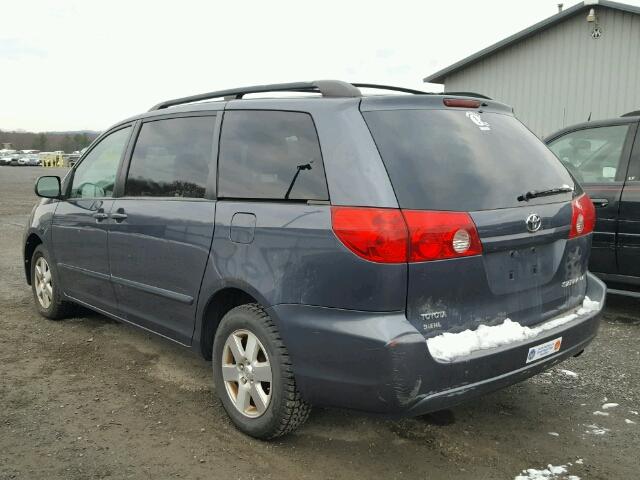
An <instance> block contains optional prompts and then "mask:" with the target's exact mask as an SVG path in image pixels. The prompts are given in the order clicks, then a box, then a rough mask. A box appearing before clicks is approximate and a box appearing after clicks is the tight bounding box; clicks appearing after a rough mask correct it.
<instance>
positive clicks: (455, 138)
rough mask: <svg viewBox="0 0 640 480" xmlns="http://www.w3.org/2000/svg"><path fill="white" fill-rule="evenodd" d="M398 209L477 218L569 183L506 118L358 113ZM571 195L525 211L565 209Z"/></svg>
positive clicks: (541, 200)
mask: <svg viewBox="0 0 640 480" xmlns="http://www.w3.org/2000/svg"><path fill="white" fill-rule="evenodd" d="M363 115H364V118H365V120H366V122H367V125H368V126H369V129H370V131H371V133H372V135H373V138H374V140H375V142H376V145H377V146H378V150H379V151H380V154H381V156H382V160H383V162H384V164H385V166H386V167H387V171H388V172H389V177H390V179H391V183H392V185H393V188H394V190H395V193H396V196H397V198H398V202H399V204H400V206H401V207H402V208H408V209H418V210H452V211H477V210H493V209H499V208H508V207H516V206H522V205H523V202H519V201H518V199H517V198H518V196H520V195H522V194H524V193H526V192H528V191H531V190H547V189H549V188H556V187H561V186H563V185H568V186H570V187H574V181H573V179H572V178H571V176H570V175H569V173H568V172H567V170H566V169H565V168H564V167H563V166H562V164H561V163H560V162H559V161H558V159H557V158H556V157H555V156H554V155H553V153H551V152H550V151H549V149H548V148H547V147H546V146H545V145H544V144H543V143H542V142H541V141H540V140H539V139H538V138H537V137H536V136H535V135H534V134H533V133H531V132H530V131H529V130H527V128H526V127H525V126H524V125H522V124H521V123H520V122H519V121H518V120H516V119H515V118H514V117H512V116H510V115H504V114H499V113H482V114H479V113H477V112H471V111H464V110H385V111H370V112H363ZM570 199H571V194H570V193H566V194H561V195H554V196H551V197H540V198H535V199H532V200H530V201H529V202H528V204H529V205H532V204H533V205H535V204H540V203H549V202H558V201H568V200H570Z"/></svg>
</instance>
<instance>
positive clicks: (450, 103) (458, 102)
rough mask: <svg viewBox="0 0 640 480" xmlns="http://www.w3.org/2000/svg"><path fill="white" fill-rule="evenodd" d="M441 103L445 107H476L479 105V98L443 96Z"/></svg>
mask: <svg viewBox="0 0 640 480" xmlns="http://www.w3.org/2000/svg"><path fill="white" fill-rule="evenodd" d="M442 103H444V104H445V106H447V107H458V108H478V107H479V106H480V105H481V102H480V101H479V100H469V99H466V98H445V99H444V100H442Z"/></svg>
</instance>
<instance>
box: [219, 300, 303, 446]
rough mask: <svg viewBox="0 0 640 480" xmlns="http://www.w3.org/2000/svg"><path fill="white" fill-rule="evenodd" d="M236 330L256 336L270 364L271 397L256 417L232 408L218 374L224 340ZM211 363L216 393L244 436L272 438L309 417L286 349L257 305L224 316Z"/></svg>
mask: <svg viewBox="0 0 640 480" xmlns="http://www.w3.org/2000/svg"><path fill="white" fill-rule="evenodd" d="M238 330H247V331H249V332H251V333H253V334H254V335H255V336H256V337H257V338H258V340H259V341H260V343H262V346H263V347H264V349H265V350H266V353H267V355H268V358H269V363H270V365H271V374H272V382H271V384H270V392H271V399H270V402H269V404H268V406H267V408H266V410H265V411H264V413H262V415H260V416H259V417H257V418H249V417H247V416H245V415H244V414H243V413H242V412H240V411H239V410H238V409H237V408H236V406H235V404H234V401H233V400H232V398H231V397H230V394H229V393H228V391H227V388H226V386H225V382H224V380H223V377H222V358H223V357H222V356H223V351H224V345H225V342H226V341H227V339H228V338H229V336H230V335H232V334H233V333H234V332H236V331H238ZM212 364H213V381H214V384H215V389H216V392H217V395H218V397H219V398H220V400H221V402H222V405H223V406H224V409H225V410H226V412H227V414H228V415H229V417H230V418H231V421H232V422H233V423H234V424H235V425H236V427H237V428H238V429H239V430H241V431H242V432H244V433H246V434H247V435H250V436H252V437H255V438H258V439H262V440H268V439H272V438H276V437H279V436H282V435H285V434H287V433H290V432H292V431H293V430H295V429H296V428H298V427H299V426H301V425H302V424H303V423H304V422H305V421H306V420H307V418H308V417H309V413H310V411H311V406H310V405H309V404H308V403H306V402H305V401H304V400H303V399H302V398H301V396H300V392H299V391H298V389H297V387H296V382H295V378H294V375H293V369H292V366H291V361H290V359H289V355H288V353H287V349H286V347H285V345H284V343H283V342H282V339H281V338H280V335H279V334H278V329H277V328H276V326H275V325H274V323H273V321H272V320H271V318H270V317H269V315H268V314H267V313H266V312H265V311H264V309H263V308H262V307H261V306H260V305H257V304H254V303H252V304H247V305H241V306H239V307H236V308H234V309H233V310H231V311H229V312H228V313H227V314H226V315H225V316H224V318H223V319H222V321H221V322H220V325H219V327H218V329H217V331H216V334H215V338H214V342H213V361H212Z"/></svg>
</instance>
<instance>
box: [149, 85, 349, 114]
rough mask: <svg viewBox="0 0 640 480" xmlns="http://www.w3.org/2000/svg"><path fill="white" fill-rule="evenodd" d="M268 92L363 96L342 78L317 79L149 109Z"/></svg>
mask: <svg viewBox="0 0 640 480" xmlns="http://www.w3.org/2000/svg"><path fill="white" fill-rule="evenodd" d="M266 92H309V93H320V94H322V96H324V97H361V96H362V93H360V90H358V88H357V87H355V86H353V85H351V84H350V83H347V82H341V81H340V80H315V81H313V82H293V83H276V84H272V85H256V86H252V87H244V88H231V89H228V90H218V91H216V92H208V93H201V94H199V95H191V96H189V97H182V98H174V99H173V100H166V101H164V102H160V103H158V104H157V105H154V106H153V107H151V109H150V110H149V111H150V112H151V111H154V110H161V109H163V108H168V107H174V106H176V105H182V104H184V103H192V102H200V101H202V100H211V99H214V98H224V99H226V100H233V99H240V98H242V97H243V96H244V95H247V94H250V93H266Z"/></svg>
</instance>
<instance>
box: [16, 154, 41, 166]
mask: <svg viewBox="0 0 640 480" xmlns="http://www.w3.org/2000/svg"><path fill="white" fill-rule="evenodd" d="M18 164H19V165H22V166H28V167H37V166H40V159H39V158H38V155H37V154H36V155H23V156H21V157H20V158H18Z"/></svg>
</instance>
